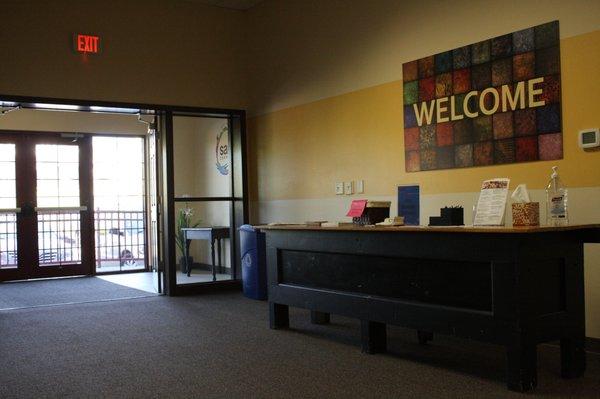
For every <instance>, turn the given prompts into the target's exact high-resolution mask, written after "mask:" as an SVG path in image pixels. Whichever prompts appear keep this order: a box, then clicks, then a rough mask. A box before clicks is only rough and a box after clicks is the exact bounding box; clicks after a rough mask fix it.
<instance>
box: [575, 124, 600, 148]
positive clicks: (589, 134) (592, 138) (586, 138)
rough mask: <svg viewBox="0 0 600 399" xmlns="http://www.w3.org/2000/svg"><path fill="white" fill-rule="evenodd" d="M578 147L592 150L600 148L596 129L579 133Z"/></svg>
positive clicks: (599, 139) (599, 138) (599, 137)
mask: <svg viewBox="0 0 600 399" xmlns="http://www.w3.org/2000/svg"><path fill="white" fill-rule="evenodd" d="M579 146H580V147H581V148H594V147H598V146H600V135H599V134H598V128H596V129H586V130H580V131H579Z"/></svg>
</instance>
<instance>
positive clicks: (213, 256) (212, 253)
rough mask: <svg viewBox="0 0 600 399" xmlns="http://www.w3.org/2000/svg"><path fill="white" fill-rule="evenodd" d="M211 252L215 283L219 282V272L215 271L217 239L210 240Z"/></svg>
mask: <svg viewBox="0 0 600 399" xmlns="http://www.w3.org/2000/svg"><path fill="white" fill-rule="evenodd" d="M210 252H211V255H212V274H213V281H217V271H216V269H215V239H214V238H213V239H212V240H210Z"/></svg>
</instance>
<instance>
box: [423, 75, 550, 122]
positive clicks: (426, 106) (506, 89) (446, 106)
mask: <svg viewBox="0 0 600 399" xmlns="http://www.w3.org/2000/svg"><path fill="white" fill-rule="evenodd" d="M543 82H544V78H543V77H540V78H534V79H530V80H527V81H521V82H518V83H517V84H516V85H515V87H514V91H513V90H511V87H510V86H509V85H503V86H501V87H500V88H499V89H498V88H495V87H488V88H486V89H484V90H483V91H482V92H481V93H480V92H479V91H476V90H474V91H470V92H468V93H467V94H466V95H465V98H464V100H463V103H462V109H460V106H458V107H457V103H456V99H455V96H450V97H442V98H438V99H436V100H431V101H429V102H427V101H423V102H421V103H417V104H413V110H414V112H415V117H416V119H417V125H418V126H423V124H425V125H429V124H431V122H432V120H433V115H435V116H436V121H437V122H438V123H439V122H448V121H456V120H460V119H463V118H464V117H467V118H477V117H478V116H479V115H480V113H481V114H483V115H493V114H495V113H496V112H498V111H499V110H501V111H502V112H507V111H514V110H516V109H523V108H534V107H541V106H544V105H545V104H546V102H545V101H544V100H538V99H537V98H538V96H540V95H541V94H543V89H541V88H538V87H536V85H538V84H541V83H543ZM472 97H475V98H476V99H477V100H478V101H474V102H475V103H476V107H470V105H469V104H470V102H471V101H469V100H470V99H471V98H472ZM461 111H462V112H461Z"/></svg>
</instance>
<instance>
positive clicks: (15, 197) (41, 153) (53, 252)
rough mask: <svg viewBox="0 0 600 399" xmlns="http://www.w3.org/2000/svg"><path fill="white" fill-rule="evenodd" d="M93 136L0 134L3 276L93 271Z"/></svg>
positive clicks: (0, 255)
mask: <svg viewBox="0 0 600 399" xmlns="http://www.w3.org/2000/svg"><path fill="white" fill-rule="evenodd" d="M91 157H92V153H91V140H90V138H87V137H62V136H61V135H59V134H49V133H0V281H7V280H21V279H32V278H44V277H62V276H74V275H87V274H92V273H93V267H92V265H93V230H92V226H93V215H92V212H91V210H92V209H93V204H92V194H91V193H92V187H91V185H92V179H91V166H90V165H91V161H92V160H91Z"/></svg>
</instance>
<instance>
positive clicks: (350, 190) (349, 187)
mask: <svg viewBox="0 0 600 399" xmlns="http://www.w3.org/2000/svg"><path fill="white" fill-rule="evenodd" d="M344 192H345V194H346V195H352V194H354V185H353V184H352V182H351V181H347V182H345V183H344Z"/></svg>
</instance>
